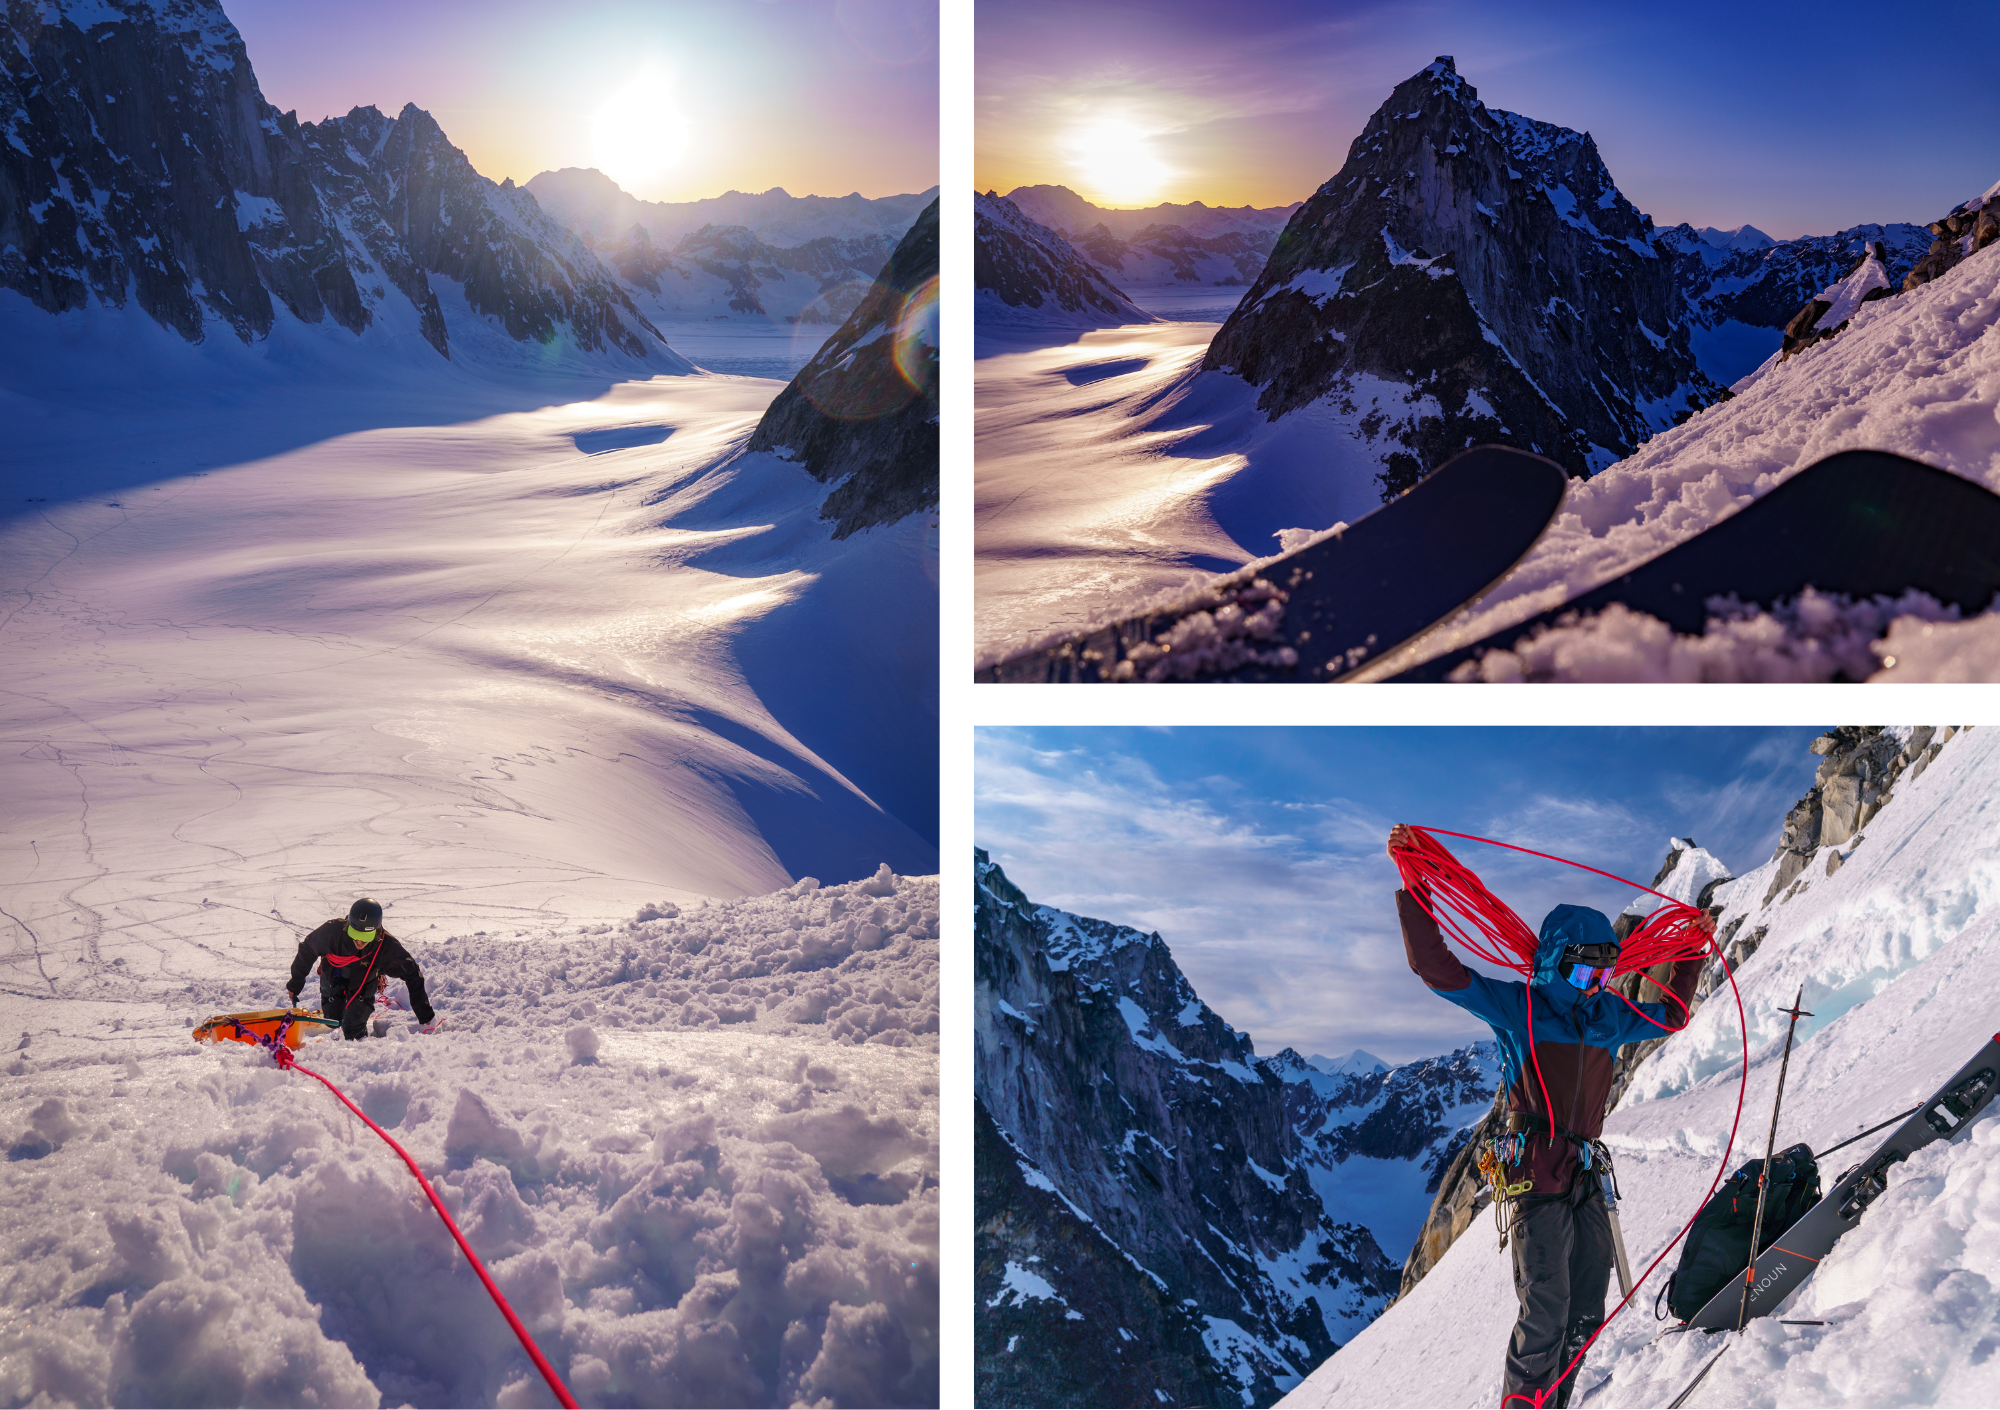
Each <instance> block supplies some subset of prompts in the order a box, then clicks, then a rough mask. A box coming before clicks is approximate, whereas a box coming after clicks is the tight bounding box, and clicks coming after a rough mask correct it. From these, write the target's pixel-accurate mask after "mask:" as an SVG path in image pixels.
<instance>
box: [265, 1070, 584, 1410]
mask: <svg viewBox="0 0 2000 1410" xmlns="http://www.w3.org/2000/svg"><path fill="white" fill-rule="evenodd" d="M265 1046H267V1047H269V1048H270V1049H271V1055H272V1056H273V1057H275V1058H276V1059H277V1060H278V1066H280V1067H285V1068H290V1069H291V1070H292V1071H294V1072H303V1073H305V1075H306V1076H308V1077H310V1078H312V1079H313V1080H314V1081H316V1082H318V1083H320V1084H321V1085H322V1086H324V1087H325V1088H326V1089H327V1091H329V1092H331V1093H333V1094H334V1095H335V1096H336V1097H339V1098H340V1103H341V1105H342V1106H344V1107H346V1108H347V1109H348V1110H349V1111H351V1112H353V1113H354V1114H355V1115H356V1116H358V1117H360V1118H361V1119H362V1120H363V1121H367V1122H368V1129H369V1130H371V1131H373V1132H374V1133H375V1134H376V1135H378V1136H380V1137H381V1138H382V1139H383V1140H385V1141H387V1142H388V1143H389V1149H390V1150H392V1151H394V1152H395V1153H396V1154H397V1155H399V1156H401V1157H402V1158H403V1164H405V1165H407V1166H409V1167H410V1173H411V1174H412V1175H414V1176H416V1177H417V1183H418V1184H419V1185H422V1186H423V1187H424V1193H425V1194H426V1195H428V1196H430V1201H431V1208H433V1209H435V1210H436V1211H437V1212H438V1218H440V1219H442V1220H444V1226H445V1228H447V1229H449V1230H451V1236H452V1237H453V1238H454V1239H456V1240H458V1247H459V1251H460V1252H461V1253H463V1254H464V1255H465V1261H466V1262H468V1263H470V1264H471V1265H472V1271H473V1272H475V1273H477V1274H478V1275H479V1281H480V1282H482V1283H484V1284H486V1291H487V1292H488V1293H490V1294H491V1295H492V1297H493V1301H494V1303H495V1304H496V1305H497V1306H498V1307H499V1308H500V1314H501V1315H502V1316H503V1317H505V1318H506V1319H507V1325H508V1326H510V1327H512V1328H513V1329H514V1335H515V1336H517V1337H519V1338H520V1339H521V1345H522V1346H523V1347H524V1348H525V1349H526V1350H527V1353H528V1357H529V1359H530V1360H532V1361H533V1362H534V1363H535V1369H536V1370H537V1371H540V1372H541V1373H542V1379H543V1380H545V1381H547V1382H548V1383H549V1389H550V1390H551V1391H553V1392H554V1393H555V1397H556V1401H557V1402H558V1403H559V1404H561V1405H562V1406H563V1407H564V1410H576V1401H575V1400H574V1399H572V1398H571V1397H570V1393H569V1387H568V1386H566V1385H564V1384H563V1383H562V1377H560V1376H558V1375H557V1374H556V1372H555V1368H554V1367H553V1366H551V1365H549V1363H548V1359H547V1358H546V1357H544V1356H543V1355H542V1351H541V1348H540V1347H538V1346H536V1345H535V1341H534V1338H533V1337H531V1336H529V1335H528V1329H527V1328H526V1327H524V1326H522V1325H521V1319H520V1318H519V1317H516V1316H515V1315H514V1309H513V1308H511V1307H509V1306H508V1305H507V1299H506V1298H504V1297H502V1296H501V1295H500V1289H499V1288H497V1287H495V1286H494V1284H493V1277H492V1275H491V1274H490V1273H488V1272H487V1271H486V1265H485V1264H484V1263H481V1262H480V1261H479V1255H478V1254H476V1253H474V1252H473V1251H472V1245H471V1244H469V1243H467V1242H466V1241H465V1235H463V1234H461V1233H460V1232H459V1231H458V1225H457V1224H456V1223H455V1222H453V1220H452V1217H451V1214H450V1212H449V1211H447V1210H446V1209H445V1207H444V1203H443V1201H441V1200H440V1199H439V1198H438V1197H437V1191H436V1190H434V1189H432V1188H431V1182H430V1181H429V1180H426V1179H425V1178H424V1172H423V1171H421V1170H419V1169H417V1163H416V1162H415V1161H414V1160H411V1159H410V1153H409V1152H408V1151H406V1150H404V1149H403V1148H402V1147H401V1146H399V1145H397V1144H396V1140H395V1138H394V1137H393V1136H391V1135H390V1134H389V1133H388V1132H387V1131H384V1130H383V1129H382V1128H381V1127H380V1126H377V1125H376V1124H375V1123H374V1122H373V1121H368V1113H367V1112H365V1111H363V1110H362V1109H361V1108H360V1107H358V1106H356V1105H355V1104H354V1103H353V1102H351V1101H349V1100H348V1099H347V1094H346V1093H345V1092H343V1091H341V1090H340V1088H338V1087H336V1086H334V1085H333V1083H331V1082H329V1081H327V1080H326V1078H324V1077H322V1076H320V1075H319V1074H318V1073H317V1072H314V1071H313V1070H312V1069H311V1068H310V1067H307V1066H305V1065H304V1064H303V1063H301V1062H300V1061H299V1060H298V1059H297V1058H295V1057H293V1056H292V1052H291V1049H290V1048H287V1047H286V1046H285V1045H284V1044H283V1043H277V1044H266V1045H265Z"/></svg>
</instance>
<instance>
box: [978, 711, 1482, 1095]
mask: <svg viewBox="0 0 2000 1410" xmlns="http://www.w3.org/2000/svg"><path fill="white" fill-rule="evenodd" d="M977 797H978V804H977V807H978V822H977V834H976V835H977V837H978V839H979V841H980V842H981V844H982V845H984V846H986V847H987V848H988V850H989V851H990V852H991V854H992V855H993V858H994V860H995V861H997V862H999V863H1000V864H1001V866H1002V867H1004V868H1005V869H1006V871H1007V874H1008V876H1009V877H1011V878H1012V879H1013V881H1014V882H1015V884H1016V885H1018V886H1020V887H1021V888H1022V889H1023V890H1024V891H1025V892H1027V894H1028V895H1029V896H1030V897H1032V898H1033V899H1035V900H1036V901H1039V902H1041V903H1043V904H1046V905H1052V906H1056V907H1059V908H1060V909H1063V910H1068V911H1075V912H1079V913H1081V914H1084V915H1090V916H1095V917H1097V918H1099V919H1103V920H1109V921H1114V922H1117V923H1120V924H1124V925H1130V926H1134V927H1136V928H1138V929H1141V930H1146V931H1149V932H1151V931H1157V932H1158V933H1159V934H1161V935H1162V936H1163V937H1164V938H1165V939H1166V941H1167V943H1168V944H1169V946H1170V947H1171V948H1172V950H1173V952H1174V958H1175V960H1176V962H1178V963H1179V964H1180V966H1181V968H1182V970H1183V971H1184V972H1186V974H1187V975H1188V978H1189V980H1190V982H1191V983H1193V984H1194V986H1195V988H1196V990H1197V991H1198V992H1199V993H1200V994H1201V996H1202V998H1203V999H1205V1000H1206V1001H1207V1002H1208V1003H1209V1005H1210V1006H1211V1007H1212V1008H1214V1009H1215V1010H1216V1011H1217V1012H1218V1013H1220V1014H1222V1015H1223V1017H1224V1018H1226V1019H1228V1020H1229V1021H1230V1022H1231V1023H1233V1024H1235V1025H1236V1026H1237V1027H1238V1028H1239V1029H1243V1030H1244V1031H1247V1032H1248V1033H1250V1034H1251V1035H1252V1037H1253V1038H1255V1039H1256V1040H1257V1043H1258V1048H1259V1051H1262V1052H1274V1051H1276V1050H1277V1049H1279V1048H1281V1047H1285V1046H1297V1047H1301V1048H1302V1049H1303V1050H1304V1051H1307V1052H1312V1051H1328V1052H1331V1051H1339V1050H1342V1049H1345V1048H1353V1047H1363V1048H1367V1049H1369V1050H1370V1051H1371V1052H1376V1053H1380V1054H1381V1055H1383V1056H1384V1057H1391V1058H1398V1057H1414V1056H1418V1055H1422V1054H1427V1053H1431V1052H1436V1051H1439V1050H1440V1048H1441V1047H1450V1046H1453V1045H1455V1044H1458V1043H1463V1042H1468V1041H1471V1040H1472V1039H1474V1038H1477V1037H1479V1036H1480V1035H1481V1034H1483V1033H1484V1031H1485V1029H1484V1027H1483V1025H1481V1024H1479V1023H1477V1022H1476V1021H1472V1020H1468V1019H1466V1018H1464V1016H1463V1015H1462V1013H1461V1011H1460V1010H1458V1009H1456V1008H1453V1007H1451V1006H1450V1005H1447V1004H1444V1003H1442V1002H1441V1001H1439V1000H1438V999H1437V998H1435V997H1434V996H1433V995H1431V994H1430V993H1428V992H1427V991H1426V990H1425V989H1424V987H1423V985H1422V984H1421V983H1420V982H1419V981H1418V980H1417V979H1416V977H1415V976H1414V975H1413V974H1411V973H1410V970H1409V966H1408V962H1407V960H1406V959H1405V957H1404V954H1403V945H1402V938H1401V931H1400V929H1399V927H1398V926H1397V923H1396V918H1395V905H1394V900H1393V897H1394V893H1395V890H1396V885H1397V879H1396V872H1395V868H1394V866H1393V865H1392V864H1391V862H1390V861H1389V858H1388V855H1387V853H1386V852H1385V851H1384V847H1383V844H1384V841H1385V839H1386V837H1387V834H1388V830H1389V825H1390V822H1391V821H1392V819H1389V818H1387V817H1386V816H1383V815H1380V814H1379V813H1376V812H1374V811H1372V810H1370V809H1369V808H1367V807H1365V806H1363V805H1361V804H1357V803H1353V802H1350V801H1347V800H1331V801H1327V802H1321V803H1314V804H1285V805H1279V806H1276V807H1273V806H1271V805H1269V804H1267V803H1264V802H1262V801H1260V800H1255V799H1248V798H1244V797H1243V796H1242V791H1241V790H1240V789H1237V788H1234V787H1228V788H1223V789H1218V790H1217V791H1216V792H1214V793H1208V794H1191V793H1189V792H1188V791H1187V790H1185V789H1181V790H1174V789H1170V788H1168V787H1167V786H1166V785H1165V784H1164V783H1163V782H1162V781H1161V780H1160V778H1159V777H1158V775H1157V774H1156V773H1155V772H1154V771H1153V769H1152V768H1151V767H1150V766H1149V765H1147V764H1146V763H1145V762H1144V761H1142V760H1139V759H1137V758H1135V757H1132V756H1129V755H1121V754H1117V753H1113V752H1110V751H1104V750H1093V751H1090V754H1089V756H1088V758H1085V757H1084V755H1083V751H1081V750H1079V751H1075V752H1071V751H1062V752H1060V753H1058V752H1053V751H1046V750H1039V749H1036V748H1034V747H1033V746H1031V745H1029V744H1028V743H1026V742H1025V741H1023V740H1020V739H1018V738H1011V737H1008V736H1007V735H1006V734H1005V733H1004V732H993V731H984V732H982V734H981V740H980V746H979V750H978V763H977Z"/></svg>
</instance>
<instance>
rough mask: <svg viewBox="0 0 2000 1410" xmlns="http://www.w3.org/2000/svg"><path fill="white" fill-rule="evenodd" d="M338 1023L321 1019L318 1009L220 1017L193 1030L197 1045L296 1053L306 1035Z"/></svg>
mask: <svg viewBox="0 0 2000 1410" xmlns="http://www.w3.org/2000/svg"><path fill="white" fill-rule="evenodd" d="M338 1027H340V1021H339V1020H338V1019H333V1018H322V1017H321V1016H320V1012H319V1010H318V1009H259V1010H258V1011H257V1012H256V1013H220V1014H217V1015H216V1016H215V1017H214V1018H211V1019H209V1020H208V1022H206V1023H204V1024H202V1025H201V1026H200V1027H199V1028H196V1029H195V1030H194V1040H195V1042H197V1043H220V1042H225V1041H227V1042H233V1043H257V1044H268V1043H273V1042H281V1043H283V1044H284V1045H285V1046H286V1047H288V1048H291V1049H292V1050H294V1051H297V1049H298V1046H299V1043H300V1041H301V1040H302V1039H303V1038H304V1037H305V1036H306V1034H307V1032H308V1031H310V1030H313V1029H318V1028H338Z"/></svg>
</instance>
